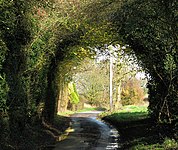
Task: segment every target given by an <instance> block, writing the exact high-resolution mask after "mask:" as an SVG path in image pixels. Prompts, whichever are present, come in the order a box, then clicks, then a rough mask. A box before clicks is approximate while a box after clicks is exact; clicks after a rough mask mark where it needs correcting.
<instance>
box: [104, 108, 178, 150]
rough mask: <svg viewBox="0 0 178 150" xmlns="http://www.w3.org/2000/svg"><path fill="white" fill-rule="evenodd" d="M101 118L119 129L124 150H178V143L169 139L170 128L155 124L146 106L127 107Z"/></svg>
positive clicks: (105, 114)
mask: <svg viewBox="0 0 178 150" xmlns="http://www.w3.org/2000/svg"><path fill="white" fill-rule="evenodd" d="M101 117H102V119H103V120H105V121H107V122H109V123H111V124H113V125H114V126H115V127H116V128H117V129H118V131H119V133H120V139H119V140H120V142H119V144H121V149H122V150H123V149H126V150H129V149H130V150H177V149H178V142H177V141H175V140H174V139H172V138H171V137H167V135H169V132H170V131H169V128H166V127H163V126H160V125H157V124H156V123H154V122H153V121H152V120H151V118H149V116H148V112H147V108H146V107H144V106H125V107H124V108H123V109H122V110H120V111H118V112H114V113H108V112H105V113H102V114H101Z"/></svg>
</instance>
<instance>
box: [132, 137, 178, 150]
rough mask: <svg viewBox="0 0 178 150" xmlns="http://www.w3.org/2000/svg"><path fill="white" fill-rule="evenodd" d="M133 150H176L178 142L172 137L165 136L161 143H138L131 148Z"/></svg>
mask: <svg viewBox="0 0 178 150" xmlns="http://www.w3.org/2000/svg"><path fill="white" fill-rule="evenodd" d="M132 149H133V150H177V149H178V142H176V141H175V140H174V139H170V138H166V139H165V140H164V142H163V143H162V144H160V143H157V144H150V145H146V144H138V145H137V146H135V147H133V148H132Z"/></svg>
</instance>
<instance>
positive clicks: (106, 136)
mask: <svg viewBox="0 0 178 150" xmlns="http://www.w3.org/2000/svg"><path fill="white" fill-rule="evenodd" d="M99 113H101V111H92V112H82V113H77V114H74V115H72V116H71V119H72V126H71V128H72V130H71V131H72V132H70V133H69V135H68V137H67V138H66V139H65V140H63V141H61V142H58V143H57V144H56V148H55V149H54V150H61V149H62V150H104V149H106V150H116V149H118V147H119V146H118V139H119V134H118V131H117V130H116V129H115V128H113V127H112V126H110V125H108V124H106V123H104V122H102V121H101V120H97V119H96V118H97V115H98V114H99Z"/></svg>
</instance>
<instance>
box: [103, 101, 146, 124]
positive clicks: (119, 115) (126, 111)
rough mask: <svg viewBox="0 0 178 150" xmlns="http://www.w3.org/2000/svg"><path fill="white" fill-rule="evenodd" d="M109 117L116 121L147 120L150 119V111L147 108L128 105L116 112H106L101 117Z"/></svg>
mask: <svg viewBox="0 0 178 150" xmlns="http://www.w3.org/2000/svg"><path fill="white" fill-rule="evenodd" d="M105 116H109V118H110V119H112V120H116V121H132V120H138V119H145V118H147V117H148V109H147V107H146V106H135V105H128V106H124V107H123V108H122V109H120V110H118V111H114V112H104V113H102V114H100V117H102V118H103V117H105Z"/></svg>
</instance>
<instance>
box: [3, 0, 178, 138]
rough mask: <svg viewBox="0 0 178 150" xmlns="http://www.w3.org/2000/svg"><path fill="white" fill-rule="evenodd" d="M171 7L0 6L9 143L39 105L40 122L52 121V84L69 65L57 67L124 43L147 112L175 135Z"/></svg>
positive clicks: (177, 100)
mask: <svg viewBox="0 0 178 150" xmlns="http://www.w3.org/2000/svg"><path fill="white" fill-rule="evenodd" d="M176 4H177V2H176V0H170V1H166V0H158V1H156V0H151V1H148V0H144V1H142V2H140V1H139V0H130V1H124V0H123V1H121V2H118V1H116V0H110V1H105V0H100V1H97V2H95V1H92V0H89V1H85V2H83V1H79V0H78V1H68V2H65V1H55V0H52V1H47V0H46V1H35V0H34V1H31V2H26V1H17V0H14V1H10V0H9V1H6V0H2V1H1V2H0V5H1V6H0V9H1V10H2V13H1V16H0V17H1V32H0V37H1V39H0V40H1V41H0V44H1V50H0V83H1V84H0V85H1V86H0V89H1V90H0V92H1V93H2V94H1V95H2V98H1V100H0V106H1V108H0V109H1V110H0V113H1V120H2V121H3V116H8V118H9V124H10V131H11V133H12V138H14V139H15V138H16V137H13V136H15V134H16V132H19V133H20V132H21V130H23V129H24V128H25V124H33V123H34V120H35V119H34V118H37V117H38V115H41V112H40V111H39V108H40V107H41V106H42V105H45V106H44V116H45V119H46V120H48V121H51V122H52V121H53V118H54V114H55V109H56V99H57V97H58V95H59V92H61V91H60V90H61V89H62V87H58V83H57V81H58V80H60V82H61V85H65V84H66V83H67V82H68V81H66V79H68V80H70V76H72V72H70V70H71V66H73V64H70V65H66V67H65V68H64V69H63V70H60V69H59V67H60V65H61V63H62V62H63V61H66V60H67V61H68V62H69V61H71V62H74V65H76V64H77V62H78V61H79V60H80V59H83V58H84V57H87V55H88V53H87V51H88V50H87V49H86V47H87V46H96V45H99V44H105V43H112V42H113V41H117V42H120V43H127V44H129V45H130V46H131V48H132V50H133V51H134V52H135V54H136V55H137V57H138V59H139V60H140V64H141V65H142V66H143V68H144V69H145V71H147V72H148V73H149V74H150V75H151V78H150V81H149V84H148V88H149V100H150V106H149V109H150V113H151V115H152V117H153V118H154V119H155V120H159V121H161V122H165V123H170V124H171V125H173V126H175V128H174V129H175V132H174V133H175V134H176V128H177V126H178V125H177V115H178V111H177V107H178V95H177V91H178V80H177V79H178V77H177V74H178V68H177V64H178V56H177V33H176V18H177V16H176V15H177V14H176ZM82 47H83V48H82ZM74 60H77V61H74ZM64 70H68V71H67V72H65V71H64ZM58 74H60V75H61V76H60V77H61V78H58V77H59V76H58ZM64 76H65V77H66V78H63V77H64ZM7 86H8V87H9V91H8V88H7ZM56 87H58V88H56ZM56 89H58V90H56ZM7 91H8V93H7ZM27 118H28V119H27Z"/></svg>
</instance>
